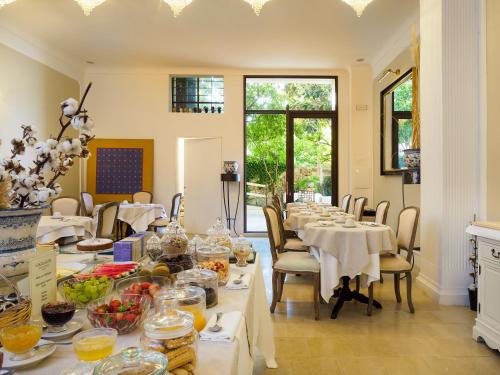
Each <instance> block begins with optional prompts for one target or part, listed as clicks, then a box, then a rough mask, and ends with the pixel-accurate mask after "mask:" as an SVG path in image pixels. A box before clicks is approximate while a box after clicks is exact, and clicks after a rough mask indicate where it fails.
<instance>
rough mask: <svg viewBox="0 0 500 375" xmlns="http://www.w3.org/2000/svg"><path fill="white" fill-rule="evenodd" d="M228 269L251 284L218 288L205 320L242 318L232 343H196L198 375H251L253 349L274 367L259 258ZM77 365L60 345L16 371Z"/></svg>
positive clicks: (122, 344) (121, 345)
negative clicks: (234, 314)
mask: <svg viewBox="0 0 500 375" xmlns="http://www.w3.org/2000/svg"><path fill="white" fill-rule="evenodd" d="M85 258H88V255H69V254H61V255H59V256H58V263H64V262H68V263H69V262H79V261H82V260H83V259H85ZM231 270H232V272H235V273H242V272H248V273H251V274H252V275H253V278H252V282H251V283H250V286H249V288H248V289H241V290H228V289H226V288H225V287H219V303H218V305H217V306H215V307H213V308H211V309H208V310H207V321H208V320H209V319H210V317H211V316H212V315H214V314H215V313H217V312H231V311H237V310H238V311H241V312H242V313H243V316H244V319H243V320H242V321H241V322H240V325H239V327H238V329H237V332H236V337H235V340H234V341H233V342H226V343H223V342H207V341H200V342H199V345H198V359H197V361H198V362H197V368H196V374H197V375H223V374H227V375H233V374H238V375H240V374H241V375H251V374H252V371H253V366H254V358H255V349H256V348H258V349H259V351H260V353H261V354H262V355H263V356H264V358H265V360H266V364H267V366H268V367H269V368H276V367H277V364H276V361H275V348H274V334H273V326H272V321H271V316H270V314H269V309H268V306H267V300H266V291H265V286H264V278H263V273H262V269H261V266H260V258H259V257H257V259H256V261H255V264H250V265H248V266H247V267H246V268H237V267H235V266H234V265H231ZM77 316H78V317H80V319H83V320H84V321H85V325H84V329H88V328H91V326H90V324H89V322H88V321H87V319H86V317H85V312H84V311H80V312H79V315H77ZM141 331H142V330H140V329H139V330H136V331H135V332H133V333H130V334H127V335H122V336H118V340H117V343H116V347H115V350H114V352H115V353H118V352H120V351H121V350H123V349H125V348H127V347H130V346H139V338H140V335H141ZM64 341H68V340H64ZM76 362H77V358H76V355H75V353H74V352H73V347H72V345H60V346H57V349H56V351H55V353H54V354H53V355H52V356H50V357H49V358H47V359H46V360H44V361H43V362H41V363H39V364H37V365H36V366H35V367H32V368H27V369H23V370H18V371H17V373H19V374H30V375H38V374H39V375H45V374H51V375H56V374H59V373H60V372H61V371H62V370H63V369H65V368H70V367H72V366H74V365H75V364H76Z"/></svg>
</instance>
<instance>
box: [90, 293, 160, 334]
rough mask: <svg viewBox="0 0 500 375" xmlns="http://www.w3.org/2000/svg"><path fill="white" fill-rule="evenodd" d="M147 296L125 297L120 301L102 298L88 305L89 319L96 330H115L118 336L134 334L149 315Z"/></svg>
mask: <svg viewBox="0 0 500 375" xmlns="http://www.w3.org/2000/svg"><path fill="white" fill-rule="evenodd" d="M149 306H150V299H149V298H148V297H147V296H140V295H123V296H122V297H121V298H120V299H110V298H100V299H98V300H95V301H93V302H91V303H89V304H88V306H87V317H88V319H89V322H90V324H92V326H93V327H94V328H114V329H116V330H117V331H118V334H119V335H121V334H125V333H129V332H132V331H133V330H135V329H136V328H137V327H139V325H140V324H141V323H142V321H143V320H144V318H145V317H146V315H147V312H148V309H149Z"/></svg>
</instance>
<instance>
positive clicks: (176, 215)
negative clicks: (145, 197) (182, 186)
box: [170, 193, 182, 221]
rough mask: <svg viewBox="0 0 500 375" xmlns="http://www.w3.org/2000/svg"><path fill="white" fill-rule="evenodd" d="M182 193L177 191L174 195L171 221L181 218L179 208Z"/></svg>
mask: <svg viewBox="0 0 500 375" xmlns="http://www.w3.org/2000/svg"><path fill="white" fill-rule="evenodd" d="M181 198H182V193H177V194H175V195H174V196H173V197H172V207H170V221H172V220H174V219H175V220H177V221H178V220H179V210H180V209H181Z"/></svg>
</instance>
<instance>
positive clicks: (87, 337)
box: [73, 328, 118, 362]
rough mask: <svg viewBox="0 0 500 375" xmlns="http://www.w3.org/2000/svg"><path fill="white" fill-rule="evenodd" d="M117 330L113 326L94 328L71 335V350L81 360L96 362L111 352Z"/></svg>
mask: <svg viewBox="0 0 500 375" xmlns="http://www.w3.org/2000/svg"><path fill="white" fill-rule="evenodd" d="M117 335H118V331H117V330H116V329H113V328H95V329H89V330H87V331H83V332H80V333H79V334H77V335H75V336H74V337H73V350H74V351H75V353H76V356H77V357H78V359H79V360H80V361H82V362H98V361H100V360H101V359H104V358H106V357H108V356H110V355H111V354H113V348H114V347H115V343H116V336H117Z"/></svg>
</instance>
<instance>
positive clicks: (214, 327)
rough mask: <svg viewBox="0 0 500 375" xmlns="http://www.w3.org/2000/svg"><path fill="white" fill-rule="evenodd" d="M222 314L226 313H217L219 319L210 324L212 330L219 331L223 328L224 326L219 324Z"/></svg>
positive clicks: (209, 328)
mask: <svg viewBox="0 0 500 375" xmlns="http://www.w3.org/2000/svg"><path fill="white" fill-rule="evenodd" d="M222 315H224V313H221V312H219V313H217V319H216V320H215V324H214V325H213V326H210V327H208V330H209V331H210V332H219V331H221V330H222V327H221V326H220V325H219V321H220V320H221V319H222Z"/></svg>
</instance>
